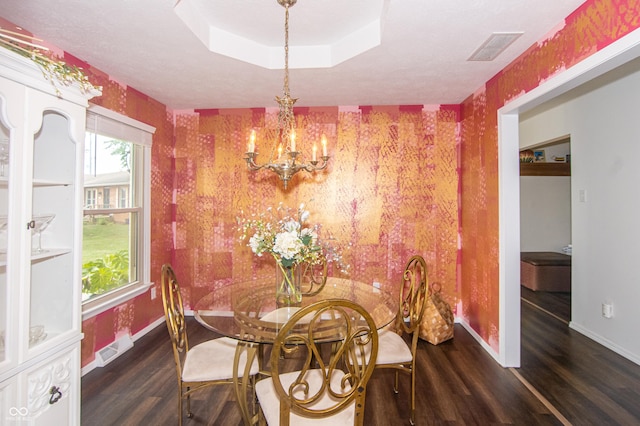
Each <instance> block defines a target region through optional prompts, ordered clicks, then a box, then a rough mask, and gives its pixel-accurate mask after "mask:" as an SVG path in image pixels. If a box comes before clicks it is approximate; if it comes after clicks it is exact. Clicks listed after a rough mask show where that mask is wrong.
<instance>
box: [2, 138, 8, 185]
mask: <svg viewBox="0 0 640 426" xmlns="http://www.w3.org/2000/svg"><path fill="white" fill-rule="evenodd" d="M8 163H9V139H0V177H4V166H5V164H8Z"/></svg>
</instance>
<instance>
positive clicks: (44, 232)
mask: <svg viewBox="0 0 640 426" xmlns="http://www.w3.org/2000/svg"><path fill="white" fill-rule="evenodd" d="M69 125H70V123H69V121H68V119H67V118H66V117H65V116H63V115H61V114H58V113H55V112H45V113H44V116H43V121H42V128H41V129H40V131H39V132H38V133H37V134H36V135H35V139H34V145H33V193H32V197H33V199H32V216H31V222H30V224H29V225H30V228H31V289H30V299H31V300H30V301H31V306H30V324H29V347H30V348H33V347H35V346H37V345H40V344H41V343H43V342H46V341H48V340H50V339H52V338H55V337H56V336H58V335H61V334H63V333H65V332H67V331H69V330H71V329H72V327H73V315H74V303H73V301H74V289H73V286H74V285H75V284H74V283H75V282H74V276H75V274H74V259H73V256H74V253H73V250H72V247H73V241H74V232H75V227H74V223H75V221H76V220H77V217H76V208H75V205H76V199H75V195H74V194H75V182H74V180H75V179H74V177H75V170H76V164H75V162H76V149H77V144H75V143H74V142H73V141H72V140H71V138H70V137H69Z"/></svg>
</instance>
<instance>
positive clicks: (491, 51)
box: [467, 32, 523, 61]
mask: <svg viewBox="0 0 640 426" xmlns="http://www.w3.org/2000/svg"><path fill="white" fill-rule="evenodd" d="M522 34H523V33H522V32H517V33H493V34H491V35H490V36H489V38H488V39H487V40H486V41H485V42H484V43H482V45H481V46H480V47H479V48H478V49H476V51H475V52H473V53H472V54H471V56H470V57H469V59H467V60H468V61H493V60H494V59H495V58H497V57H498V55H499V54H501V53H502V52H503V51H504V50H505V49H506V48H507V47H509V45H510V44H511V43H513V42H514V41H516V39H517V38H518V37H520V36H521V35H522Z"/></svg>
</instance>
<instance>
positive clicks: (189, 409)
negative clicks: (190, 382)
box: [187, 388, 193, 419]
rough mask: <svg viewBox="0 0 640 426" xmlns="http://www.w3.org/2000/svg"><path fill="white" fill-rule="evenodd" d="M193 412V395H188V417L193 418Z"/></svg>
mask: <svg viewBox="0 0 640 426" xmlns="http://www.w3.org/2000/svg"><path fill="white" fill-rule="evenodd" d="M190 389H191V388H187V392H189V390H190ZM192 417H193V413H192V412H191V395H187V418H189V419H190V418H192Z"/></svg>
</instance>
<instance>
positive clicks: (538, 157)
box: [533, 149, 546, 163]
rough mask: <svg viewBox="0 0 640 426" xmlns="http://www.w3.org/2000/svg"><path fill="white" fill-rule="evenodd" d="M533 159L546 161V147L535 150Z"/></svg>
mask: <svg viewBox="0 0 640 426" xmlns="http://www.w3.org/2000/svg"><path fill="white" fill-rule="evenodd" d="M533 161H534V162H535V163H544V162H545V161H546V158H545V156H544V149H538V150H536V151H533Z"/></svg>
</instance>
